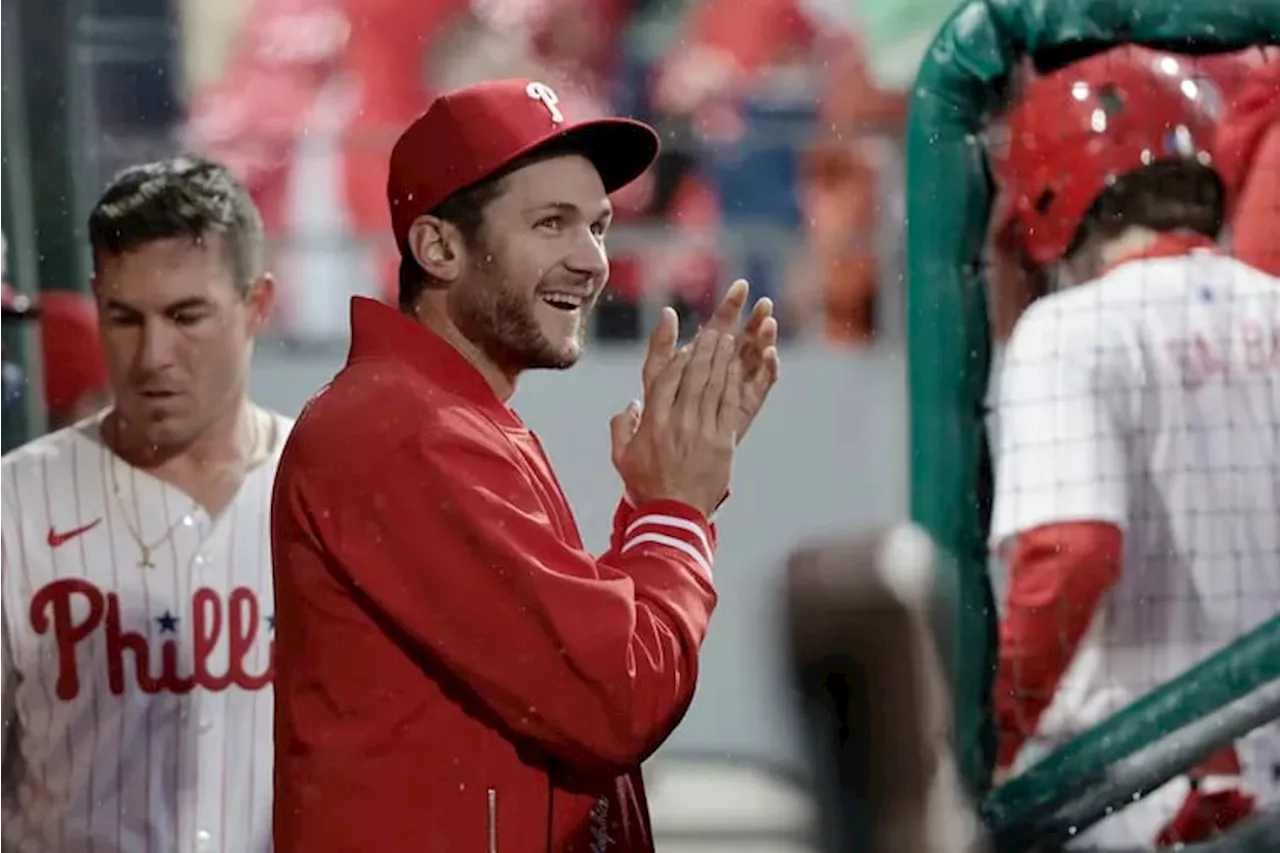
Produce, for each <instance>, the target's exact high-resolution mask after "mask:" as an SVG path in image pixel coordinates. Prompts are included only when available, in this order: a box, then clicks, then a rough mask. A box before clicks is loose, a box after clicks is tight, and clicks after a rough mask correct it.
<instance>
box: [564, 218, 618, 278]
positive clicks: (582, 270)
mask: <svg viewBox="0 0 1280 853" xmlns="http://www.w3.org/2000/svg"><path fill="white" fill-rule="evenodd" d="M565 266H567V267H568V268H569V269H570V270H572V271H573V272H575V273H577V274H578V275H581V276H583V277H586V278H590V279H591V281H592V282H593V283H603V282H604V281H605V280H606V279H607V278H608V277H609V253H608V252H607V251H606V250H605V247H604V239H603V238H602V237H599V236H597V235H596V234H595V233H593V232H592V231H591V229H589V228H583V229H582V231H581V232H580V235H579V236H578V237H577V239H576V240H575V241H574V245H573V249H572V251H570V253H569V256H568V257H567V258H566V259H565Z"/></svg>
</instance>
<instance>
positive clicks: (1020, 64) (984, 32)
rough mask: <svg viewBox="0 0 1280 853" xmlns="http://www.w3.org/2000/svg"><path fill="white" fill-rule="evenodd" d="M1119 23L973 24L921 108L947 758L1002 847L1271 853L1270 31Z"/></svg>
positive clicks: (1274, 440)
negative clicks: (951, 736) (950, 751)
mask: <svg viewBox="0 0 1280 853" xmlns="http://www.w3.org/2000/svg"><path fill="white" fill-rule="evenodd" d="M1124 6H1125V7H1124V8H1123V9H1120V8H1118V7H1116V6H1113V5H1110V4H1108V5H1106V6H1105V8H1104V7H1103V6H1100V5H1099V4H1094V3H1087V2H1079V3H1076V2H1068V3H1060V4H1053V5H1052V14H1050V13H1049V11H1048V9H1049V6H1048V5H1046V4H1037V3H1023V4H1018V3H970V4H965V5H964V6H963V7H962V8H961V9H960V10H959V11H958V12H957V13H956V15H955V16H954V17H953V18H952V19H951V21H950V22H949V24H948V25H947V26H946V27H945V28H944V29H943V31H942V32H941V33H940V34H939V36H938V38H937V39H936V40H935V42H934V44H933V47H932V48H931V50H930V51H929V54H928V56H927V58H926V60H925V63H924V65H923V67H922V68H921V71H920V74H919V77H918V78H917V85H916V88H915V91H914V96H913V103H912V120H911V126H910V128H909V133H908V207H909V209H908V221H909V225H908V251H907V256H908V282H909V288H910V291H909V308H908V317H909V349H910V361H909V371H910V386H911V426H912V432H913V435H912V463H911V464H912V514H913V518H914V520H915V521H917V522H918V523H920V524H921V525H922V526H923V527H924V528H925V529H926V530H928V532H929V533H930V534H931V535H932V537H933V538H934V540H935V542H936V543H937V544H938V545H939V546H940V548H941V551H942V553H943V554H944V555H945V559H943V560H940V561H939V572H940V576H939V580H940V584H941V588H943V589H945V590H949V591H950V593H951V604H952V606H953V609H954V614H953V615H954V619H952V620H950V621H949V624H948V625H947V626H946V627H945V628H944V629H943V634H942V636H941V637H940V645H941V647H942V648H943V650H944V652H945V654H946V656H947V664H948V668H949V672H950V676H951V681H952V686H953V690H954V703H955V715H954V725H955V735H956V741H957V743H956V747H957V758H958V761H959V765H960V768H961V771H962V773H963V775H964V777H965V779H966V781H967V782H968V784H969V787H970V789H971V790H972V791H973V792H974V793H975V795H976V796H978V797H980V798H981V799H982V809H981V810H982V813H983V817H984V819H985V822H986V824H987V826H988V829H989V830H990V833H991V836H992V843H993V845H994V846H995V847H996V849H999V850H1032V849H1055V848H1058V847H1062V846H1066V847H1069V848H1072V849H1087V850H1139V849H1151V848H1152V847H1154V846H1156V845H1157V844H1160V845H1166V846H1171V845H1175V844H1179V843H1185V842H1199V843H1201V844H1204V845H1206V846H1205V849H1222V850H1253V849H1258V850H1269V849H1280V847H1277V845H1280V837H1278V836H1277V833H1278V832H1280V811H1277V809H1280V723H1277V720H1278V719H1280V680H1278V679H1280V618H1277V615H1276V614H1277V612H1280V289H1278V288H1277V281H1276V279H1275V278H1274V276H1275V275H1276V274H1277V270H1276V269H1275V266H1276V257H1277V256H1276V254H1275V250H1274V248H1273V247H1272V246H1270V245H1267V243H1268V242H1269V241H1268V240H1265V239H1263V240H1259V239H1258V238H1257V236H1256V235H1257V234H1259V233H1263V234H1265V233H1267V232H1268V231H1269V233H1271V234H1272V235H1273V236H1272V238H1271V241H1273V240H1274V234H1275V233H1280V232H1277V231H1276V229H1275V227H1274V225H1275V222H1276V218H1277V217H1278V216H1280V203H1278V202H1277V198H1278V197H1277V196H1275V195H1274V186H1275V181H1276V174H1275V169H1276V167H1275V165H1267V162H1266V160H1265V159H1264V158H1259V157H1258V154H1257V152H1258V150H1260V148H1261V146H1263V145H1265V141H1264V137H1265V136H1266V135H1267V133H1268V132H1269V131H1268V128H1274V127H1275V117H1274V113H1275V104H1276V103H1280V101H1278V100H1277V98H1280V94H1278V93H1280V78H1277V77H1276V71H1275V69H1276V68H1277V62H1278V61H1280V60H1277V58H1276V57H1275V55H1274V53H1271V52H1269V50H1270V49H1264V46H1267V45H1274V44H1275V43H1276V41H1277V34H1278V33H1280V6H1277V5H1276V4H1274V3H1271V2H1268V0H1259V1H1258V2H1249V1H1248V0H1239V2H1232V3H1226V4H1224V3H1220V2H1210V1H1209V0H1204V2H1202V1H1201V0H1192V2H1187V3H1182V4H1179V5H1178V6H1177V7H1176V8H1173V7H1168V6H1167V5H1166V4H1163V3H1158V2H1154V0H1153V2H1149V3H1148V2H1143V1H1142V0H1135V2H1133V3H1129V4H1124ZM1120 45H1129V46H1127V47H1122V48H1120V49H1119V50H1117V49H1116V48H1117V46H1120ZM1138 45H1141V47H1138ZM1264 115H1265V116H1266V118H1265V119H1264V118H1260V117H1259V116H1264ZM1275 135H1276V134H1275V133H1272V136H1275ZM1274 144H1277V145H1280V143H1274ZM1273 163H1274V161H1273ZM1267 186H1269V187H1270V188H1271V189H1270V191H1269V192H1270V193H1271V195H1269V196H1262V195H1260V193H1261V192H1265V191H1266V190H1265V189H1263V190H1259V189H1258V188H1259V187H1264V188H1265V187H1267ZM1268 198H1269V202H1268V201H1267V199H1268ZM1246 207H1248V213H1247V214H1246ZM1224 211H1225V213H1226V214H1228V217H1227V218H1228V220H1229V221H1230V222H1232V223H1233V228H1228V229H1227V232H1224V233H1223V234H1218V233H1217V226H1218V224H1219V216H1220V214H1221V213H1222V212H1224ZM1259 217H1263V218H1259ZM1133 219H1139V220H1141V221H1142V222H1145V223H1147V224H1149V225H1151V226H1152V229H1154V231H1156V232H1165V231H1177V235H1176V237H1171V238H1160V239H1154V238H1151V236H1150V234H1151V232H1150V231H1149V232H1146V235H1145V236H1143V232H1135V231H1134V230H1133V229H1132V228H1131V227H1128V226H1127V225H1126V223H1128V222H1131V221H1132V220H1133ZM1263 221H1265V222H1267V223H1269V224H1267V225H1259V224H1258V223H1259V222H1263ZM1233 230H1234V231H1235V232H1237V233H1236V234H1233V233H1231V232H1232V231H1233ZM1233 237H1236V238H1238V239H1235V240H1234V241H1233ZM1215 238H1221V239H1216V240H1215ZM1224 247H1225V248H1224ZM1235 255H1239V257H1235ZM1268 267H1270V269H1268ZM1209 838H1212V839H1213V840H1212V841H1208V840H1207V839H1209Z"/></svg>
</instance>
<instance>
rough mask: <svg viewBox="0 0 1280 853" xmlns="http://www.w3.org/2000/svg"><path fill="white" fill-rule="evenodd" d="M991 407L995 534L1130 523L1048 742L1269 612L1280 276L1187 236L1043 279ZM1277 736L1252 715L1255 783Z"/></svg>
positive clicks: (1275, 515)
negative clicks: (1055, 282)
mask: <svg viewBox="0 0 1280 853" xmlns="http://www.w3.org/2000/svg"><path fill="white" fill-rule="evenodd" d="M998 418H999V425H998V432H999V450H998V454H997V463H996V494H995V505H994V508H993V513H992V523H991V540H992V543H993V544H994V545H996V546H999V545H1000V544H1002V543H1004V542H1006V541H1007V540H1009V539H1010V538H1012V537H1014V536H1016V535H1017V534H1018V533H1020V532H1023V531H1027V530H1030V529H1032V528H1035V527H1038V526H1041V525H1045V524H1053V523H1059V522H1071V521H1101V522H1109V523H1112V524H1115V525H1117V526H1118V527H1120V528H1121V529H1122V530H1123V532H1124V553H1123V562H1122V568H1121V577H1120V580H1119V581H1118V583H1117V585H1116V586H1115V587H1113V588H1112V590H1111V591H1110V593H1109V594H1108V595H1107V597H1106V599H1105V600H1104V603H1103V605H1102V608H1101V610H1100V611H1099V613H1098V614H1097V616H1096V617H1095V618H1094V620H1093V623H1092V625H1091V627H1090V630H1089V632H1088V633H1087V635H1086V637H1085V638H1084V641H1083V642H1082V644H1081V646H1080V648H1079V650H1078V652H1077V654H1076V656H1075V657H1074V658H1073V661H1072V664H1071V666H1070V667H1069V669H1068V671H1067V673H1066V675H1065V676H1064V678H1063V680H1062V682H1061V684H1060V686H1059V689H1058V691H1057V693H1056V694H1055V697H1054V700H1053V703H1052V705H1051V706H1050V708H1049V709H1048V710H1047V711H1046V713H1045V715H1044V717H1043V719H1042V721H1041V724H1040V727H1039V732H1038V737H1037V740H1038V741H1039V742H1040V744H1041V745H1042V746H1049V747H1052V746H1055V745H1058V744H1061V743H1062V742H1063V741H1064V740H1065V739H1067V738H1069V737H1071V736H1072V735H1074V734H1077V733H1079V732H1080V731H1082V730H1083V729H1085V728H1087V727H1089V726H1091V725H1093V724H1095V723H1097V722H1099V721H1101V720H1102V719H1104V718H1106V717H1107V716H1109V715H1111V714H1112V713H1114V712H1116V711H1118V710H1119V709H1120V708H1122V707H1124V706H1126V705H1128V704H1130V703H1132V702H1133V701H1134V700H1135V699H1137V698H1138V697H1139V696H1141V695H1142V694H1144V693H1147V692H1148V691H1150V690H1151V689H1152V688H1154V687H1156V686H1158V685H1159V684H1161V683H1163V682H1167V681H1169V680H1170V679H1172V678H1174V677H1175V676H1177V675H1179V674H1181V673H1182V672H1184V671H1186V670H1187V669H1188V668H1189V667H1191V666H1192V665H1193V664H1195V663H1197V662H1198V661H1200V660H1202V659H1203V658H1205V657H1207V656H1208V655H1210V654H1212V653H1213V652H1215V651H1217V650H1219V649H1221V648H1222V647H1223V646H1225V645H1227V644H1228V643H1230V642H1232V641H1233V640H1235V639H1237V638H1238V637H1240V636H1241V635H1242V634H1244V633H1246V632H1247V631H1249V630H1251V629H1252V628H1255V627H1257V626H1258V625H1260V624H1262V623H1263V622H1264V621H1265V620H1267V619H1269V618H1270V617H1272V616H1274V615H1275V614H1276V612H1277V604H1276V602H1277V601H1280V280H1277V279H1275V278H1272V277H1271V276H1268V275H1266V274H1265V273H1262V272H1259V271H1258V270H1255V269H1253V268H1251V267H1249V266H1246V265H1244V264H1242V263H1240V262H1238V261H1236V260H1235V259H1233V258H1231V257H1228V256H1225V255H1222V254H1219V253H1218V252H1216V251H1214V250H1212V249H1204V248H1197V249H1194V250H1191V251H1189V252H1187V251H1186V250H1185V248H1184V249H1183V250H1182V251H1179V252H1178V253H1177V254H1174V255H1172V256H1155V257H1144V258H1135V259H1133V260H1130V261H1127V262H1125V263H1122V264H1120V265H1119V266H1117V267H1115V268H1114V269H1112V270H1111V271H1110V272H1108V273H1107V274H1105V275H1104V276H1102V277H1101V278H1099V279H1097V280H1095V281H1093V282H1090V283H1088V284H1084V285H1080V286H1078V287H1072V288H1068V289H1066V290H1063V291H1061V292H1058V293H1055V294H1053V295H1050V296H1048V297H1045V298H1043V299H1041V300H1039V301H1037V302H1036V303H1035V304H1033V305H1032V306H1031V307H1030V308H1029V309H1028V310H1027V311H1026V313H1025V314H1024V315H1023V316H1022V317H1021V318H1020V320H1019V322H1018V324H1017V327H1016V329H1015V331H1014V334H1013V337H1012V338H1011V340H1010V342H1009V345H1008V348H1007V349H1006V352H1005V356H1004V363H1003V366H1002V369H1001V374H1000V390H999V394H998ZM1276 741H1277V738H1276V732H1275V731H1274V730H1264V731H1259V732H1257V733H1255V735H1254V736H1252V737H1251V738H1250V743H1252V744H1253V745H1254V748H1253V749H1252V750H1245V749H1242V750H1241V757H1242V759H1246V760H1247V759H1250V758H1251V759H1252V760H1251V761H1247V763H1248V764H1249V765H1250V766H1249V767H1246V770H1247V771H1248V775H1249V778H1250V779H1251V781H1253V782H1254V783H1256V785H1261V786H1263V787H1270V788H1273V789H1274V787H1275V785H1276V781H1277V779H1276V773H1277V764H1276V762H1277V760H1280V755H1277V754H1276V753H1275V743H1276ZM1034 743H1035V742H1034V741H1033V744H1032V745H1033V746H1034ZM1126 811H1128V810H1126Z"/></svg>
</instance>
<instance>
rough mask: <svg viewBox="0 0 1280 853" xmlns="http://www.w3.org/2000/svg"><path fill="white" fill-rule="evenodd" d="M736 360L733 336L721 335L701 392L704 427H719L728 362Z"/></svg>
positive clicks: (726, 382) (727, 374) (727, 376)
mask: <svg viewBox="0 0 1280 853" xmlns="http://www.w3.org/2000/svg"><path fill="white" fill-rule="evenodd" d="M737 360H738V356H737V353H736V352H734V345H733V336H732V335H721V336H720V342H719V343H718V344H716V351H715V354H714V355H713V356H712V357H711V375H710V376H709V377H708V378H707V388H706V390H705V391H704V392H703V394H702V412H701V418H702V423H703V424H704V425H705V426H706V427H710V428H711V429H716V430H718V429H719V417H720V401H721V400H722V399H723V398H724V391H725V387H726V386H727V384H728V381H729V362H731V361H737Z"/></svg>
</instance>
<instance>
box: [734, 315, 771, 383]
mask: <svg viewBox="0 0 1280 853" xmlns="http://www.w3.org/2000/svg"><path fill="white" fill-rule="evenodd" d="M753 319H754V317H753ZM744 335H746V336H747V337H746V339H745V340H744V342H743V343H742V345H741V347H740V348H739V352H738V354H739V357H740V358H741V359H742V362H743V364H742V369H743V374H744V375H745V376H748V377H754V376H755V375H756V373H757V372H758V371H759V370H760V364H761V359H762V358H763V357H764V351H765V350H767V349H768V348H769V347H772V346H776V345H777V343H778V321H777V319H776V318H775V317H773V316H772V313H770V314H767V315H764V316H763V317H762V318H761V319H760V324H759V325H758V326H756V328H755V329H754V330H753V331H752V332H744Z"/></svg>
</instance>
